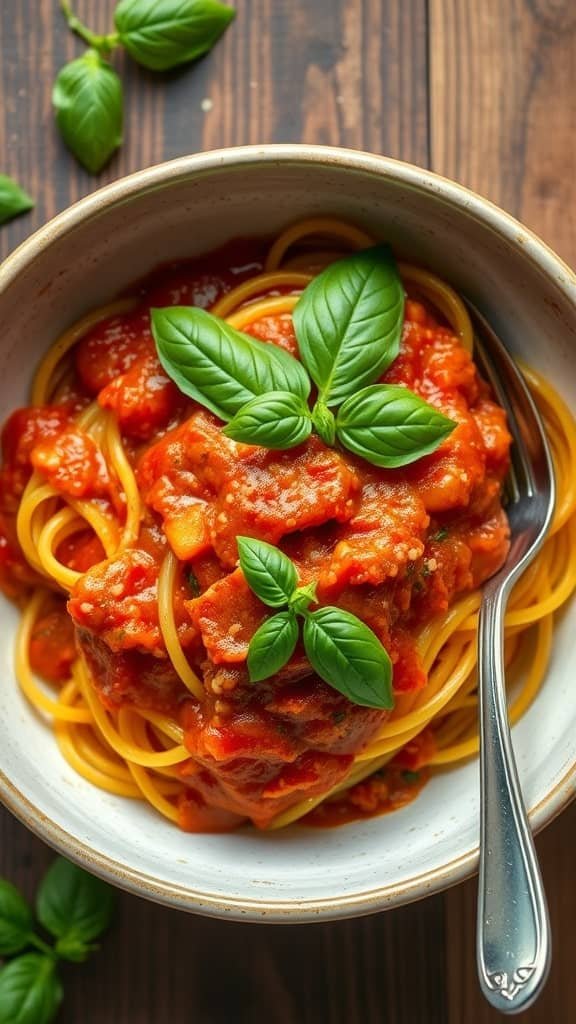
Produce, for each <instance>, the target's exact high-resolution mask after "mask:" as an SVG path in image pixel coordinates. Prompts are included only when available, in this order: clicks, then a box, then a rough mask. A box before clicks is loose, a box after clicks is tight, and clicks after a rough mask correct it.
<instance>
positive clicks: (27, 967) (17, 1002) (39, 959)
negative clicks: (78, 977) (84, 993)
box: [0, 953, 62, 1024]
mask: <svg viewBox="0 0 576 1024" xmlns="http://www.w3.org/2000/svg"><path fill="white" fill-rule="evenodd" d="M55 966H56V965H55V962H54V960H53V959H52V958H51V957H49V956H44V955H43V954H41V953H26V954H25V955H24V956H19V957H18V958H17V959H16V960H12V961H11V962H10V963H9V964H6V966H5V967H3V968H2V970H0V1024H50V1022H51V1021H53V1020H54V1017H55V1016H56V1013H57V1011H58V1007H59V1005H60V1003H61V1001H62V987H61V985H60V982H59V980H58V977H57V976H56V972H55Z"/></svg>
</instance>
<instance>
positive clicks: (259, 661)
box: [246, 611, 298, 683]
mask: <svg viewBox="0 0 576 1024" xmlns="http://www.w3.org/2000/svg"><path fill="white" fill-rule="evenodd" d="M297 642H298V623H297V621H296V616H295V615H294V613H293V612H291V611H284V612H278V613H277V614H276V615H273V616H272V617H271V618H270V619H266V622H263V623H262V625H261V626H260V628H259V629H257V630H256V632H255V633H254V636H253V637H252V639H251V641H250V646H249V648H248V658H247V662H246V664H247V667H248V674H249V676H250V681H251V682H252V683H259V682H260V680H261V679H268V677H269V676H273V675H275V674H276V672H279V671H280V669H281V668H283V667H284V665H285V664H286V662H287V661H289V660H290V658H291V657H292V655H293V654H294V648H295V647H296V643H297Z"/></svg>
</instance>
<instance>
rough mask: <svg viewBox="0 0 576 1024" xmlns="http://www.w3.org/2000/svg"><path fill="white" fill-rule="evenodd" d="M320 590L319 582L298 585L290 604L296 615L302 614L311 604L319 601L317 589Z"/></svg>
mask: <svg viewBox="0 0 576 1024" xmlns="http://www.w3.org/2000/svg"><path fill="white" fill-rule="evenodd" d="M317 590H318V584H317V583H307V584H306V586H305V587H298V589H297V590H295V591H294V593H293V594H292V597H291V598H290V600H289V602H288V604H289V606H290V608H291V609H292V611H293V612H295V614H296V615H301V614H302V613H303V612H305V611H306V609H307V608H308V607H309V605H311V604H316V603H317V600H318V599H317V597H316V591H317Z"/></svg>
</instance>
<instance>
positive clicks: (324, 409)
mask: <svg viewBox="0 0 576 1024" xmlns="http://www.w3.org/2000/svg"><path fill="white" fill-rule="evenodd" d="M312 423H313V424H314V426H315V427H316V430H317V432H318V434H319V435H320V437H321V438H322V440H323V441H324V444H327V445H329V446H330V447H332V446H333V444H334V441H335V439H336V420H335V419H334V413H333V412H332V411H331V410H330V409H329V408H328V406H327V405H324V402H316V405H315V406H314V408H313V410H312Z"/></svg>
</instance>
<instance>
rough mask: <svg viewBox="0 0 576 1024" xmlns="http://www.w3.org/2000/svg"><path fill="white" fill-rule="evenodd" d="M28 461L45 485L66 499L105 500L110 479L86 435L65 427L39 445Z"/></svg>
mask: <svg viewBox="0 0 576 1024" xmlns="http://www.w3.org/2000/svg"><path fill="white" fill-rule="evenodd" d="M30 461H31V463H32V465H33V467H34V469H37V470H38V471H39V472H40V473H41V474H42V476H43V477H44V478H45V479H46V481H47V482H48V483H49V484H51V485H52V487H54V488H55V489H56V490H57V491H60V492H61V493H62V494H66V495H68V496H69V497H70V498H100V497H105V496H106V495H107V493H108V489H109V486H110V478H109V476H108V470H107V468H106V462H105V461H104V457H103V455H102V453H101V452H100V450H99V449H98V447H97V446H96V444H95V442H94V441H93V440H92V438H91V437H90V435H89V434H86V433H85V432H84V431H83V430H80V429H79V428H78V427H66V429H65V430H62V431H61V432H60V433H59V434H58V436H57V437H55V438H53V439H52V440H49V441H41V442H40V443H39V444H37V445H36V446H35V447H34V448H33V449H32V451H31V453H30Z"/></svg>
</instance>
